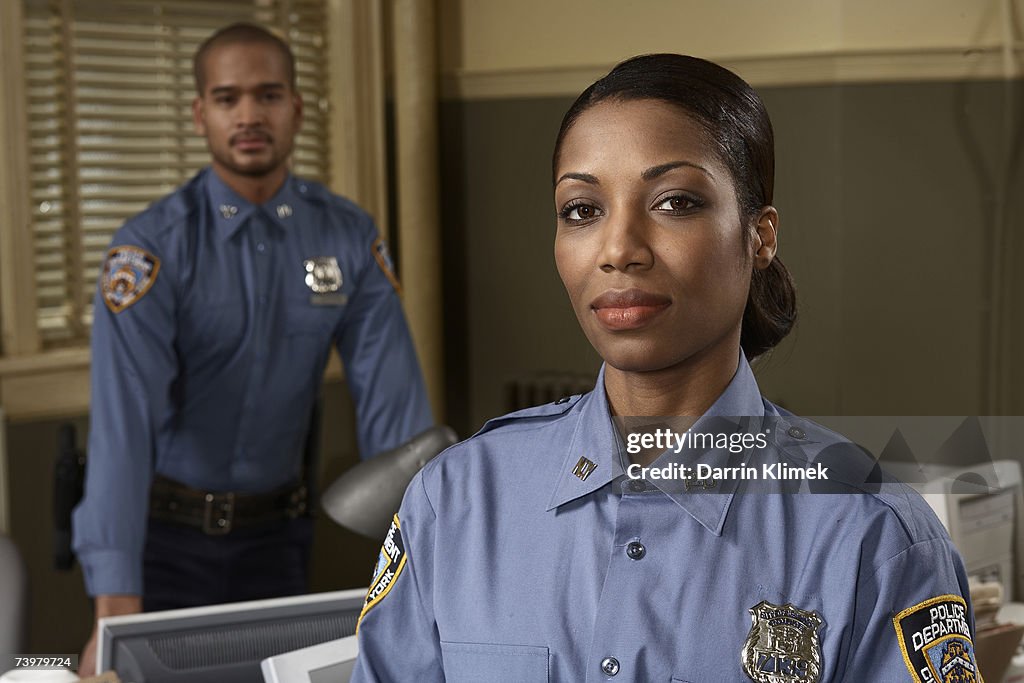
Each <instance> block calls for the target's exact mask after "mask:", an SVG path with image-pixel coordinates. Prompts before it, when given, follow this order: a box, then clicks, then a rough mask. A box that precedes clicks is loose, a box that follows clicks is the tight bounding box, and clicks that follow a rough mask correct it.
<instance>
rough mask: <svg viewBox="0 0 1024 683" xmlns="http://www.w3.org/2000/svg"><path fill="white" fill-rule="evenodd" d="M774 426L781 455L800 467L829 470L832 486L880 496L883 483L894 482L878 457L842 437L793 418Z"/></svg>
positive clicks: (778, 420) (783, 418) (786, 417)
mask: <svg viewBox="0 0 1024 683" xmlns="http://www.w3.org/2000/svg"><path fill="white" fill-rule="evenodd" d="M772 423H773V430H774V431H775V444H776V445H777V446H778V448H779V451H780V453H781V454H782V455H785V456H786V457H787V458H790V459H792V460H793V461H795V462H796V463H798V464H800V465H808V464H819V463H820V464H822V465H823V466H825V467H827V468H828V472H829V484H842V485H846V486H849V487H851V488H853V489H857V490H860V491H864V492H871V493H878V492H879V491H880V490H881V486H882V485H883V484H886V483H891V478H887V477H886V475H885V474H884V473H883V472H882V470H881V468H880V467H879V465H878V460H877V459H876V457H875V456H874V455H873V454H872V453H871V452H870V451H868V450H867V449H865V448H864V447H862V446H860V445H858V444H856V443H854V442H853V441H851V440H850V439H848V438H847V437H845V436H843V435H842V434H839V433H837V432H834V431H832V430H831V429H829V428H827V427H824V426H822V425H820V424H818V423H817V422H814V421H812V420H808V419H805V418H801V417H796V416H793V415H783V416H779V417H775V418H772Z"/></svg>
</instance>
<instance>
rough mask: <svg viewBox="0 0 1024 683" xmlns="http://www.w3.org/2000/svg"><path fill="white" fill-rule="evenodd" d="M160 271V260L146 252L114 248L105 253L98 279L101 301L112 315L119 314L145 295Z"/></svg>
mask: <svg viewBox="0 0 1024 683" xmlns="http://www.w3.org/2000/svg"><path fill="white" fill-rule="evenodd" d="M159 272H160V259H158V258H157V257H156V256H153V254H150V253H149V252H148V251H146V250H145V249H141V248H139V247H133V246H127V245H126V246H120V247H114V248H113V249H111V250H110V251H108V252H107V260H106V261H105V262H104V264H103V274H102V275H101V276H100V290H101V291H102V292H103V302H104V303H105V304H106V305H107V308H109V309H110V310H111V311H113V312H114V313H120V312H121V311H123V310H124V309H126V308H128V307H129V306H131V305H132V304H134V303H135V302H136V301H138V300H139V299H141V298H142V297H143V296H145V294H146V292H148V291H149V288H150V287H152V286H153V283H154V282H156V276H157V273H159Z"/></svg>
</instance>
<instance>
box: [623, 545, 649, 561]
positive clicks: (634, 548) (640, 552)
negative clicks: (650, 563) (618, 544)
mask: <svg viewBox="0 0 1024 683" xmlns="http://www.w3.org/2000/svg"><path fill="white" fill-rule="evenodd" d="M646 554H647V548H645V547H644V544H643V543H641V542H640V541H633V542H632V543H630V544H629V545H627V546H626V555H627V556H628V557H629V559H631V560H642V559H644V555H646Z"/></svg>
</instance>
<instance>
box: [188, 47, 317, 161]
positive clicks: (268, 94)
mask: <svg viewBox="0 0 1024 683" xmlns="http://www.w3.org/2000/svg"><path fill="white" fill-rule="evenodd" d="M203 72H204V74H205V76H206V84H205V86H204V90H203V92H202V94H201V95H200V96H198V97H196V99H195V100H194V101H193V103H192V115H193V121H194V123H195V127H196V132H198V133H199V134H200V135H202V136H204V137H205V138H206V144H207V146H208V147H209V149H210V154H211V155H212V157H213V165H214V168H216V169H217V170H218V171H219V172H220V173H221V175H226V176H235V177H239V176H241V177H246V178H253V179H261V178H266V177H269V176H274V175H276V174H281V175H282V176H283V175H284V173H285V172H286V171H287V163H288V157H289V156H290V155H291V152H292V147H293V145H294V142H295V134H296V133H297V132H298V130H299V126H300V125H301V123H302V99H301V98H300V97H299V95H298V93H296V92H295V91H293V90H292V87H291V83H290V82H289V79H288V69H287V66H286V63H285V58H284V55H282V54H281V52H280V51H279V50H277V49H275V48H274V47H273V46H270V45H264V44H261V43H249V44H245V43H237V44H228V45H221V46H218V47H214V48H213V49H212V50H210V52H209V53H208V54H207V55H206V59H205V61H204V64H203Z"/></svg>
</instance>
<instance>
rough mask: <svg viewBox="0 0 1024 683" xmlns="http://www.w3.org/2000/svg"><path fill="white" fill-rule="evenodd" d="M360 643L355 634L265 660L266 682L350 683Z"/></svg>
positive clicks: (264, 676) (264, 672)
mask: <svg viewBox="0 0 1024 683" xmlns="http://www.w3.org/2000/svg"><path fill="white" fill-rule="evenodd" d="M358 654H359V646H358V645H357V643H356V637H355V636H349V637H348V638H342V639H340V640H332V641H331V642H329V643H322V644H320V645H313V646H312V647H306V648H303V649H301V650H296V651H294V652H288V653H285V654H283V655H277V656H276V657H270V658H268V659H264V660H263V664H262V668H263V681H264V683H348V680H349V678H350V677H351V676H352V669H353V668H354V667H355V664H356V655H358Z"/></svg>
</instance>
